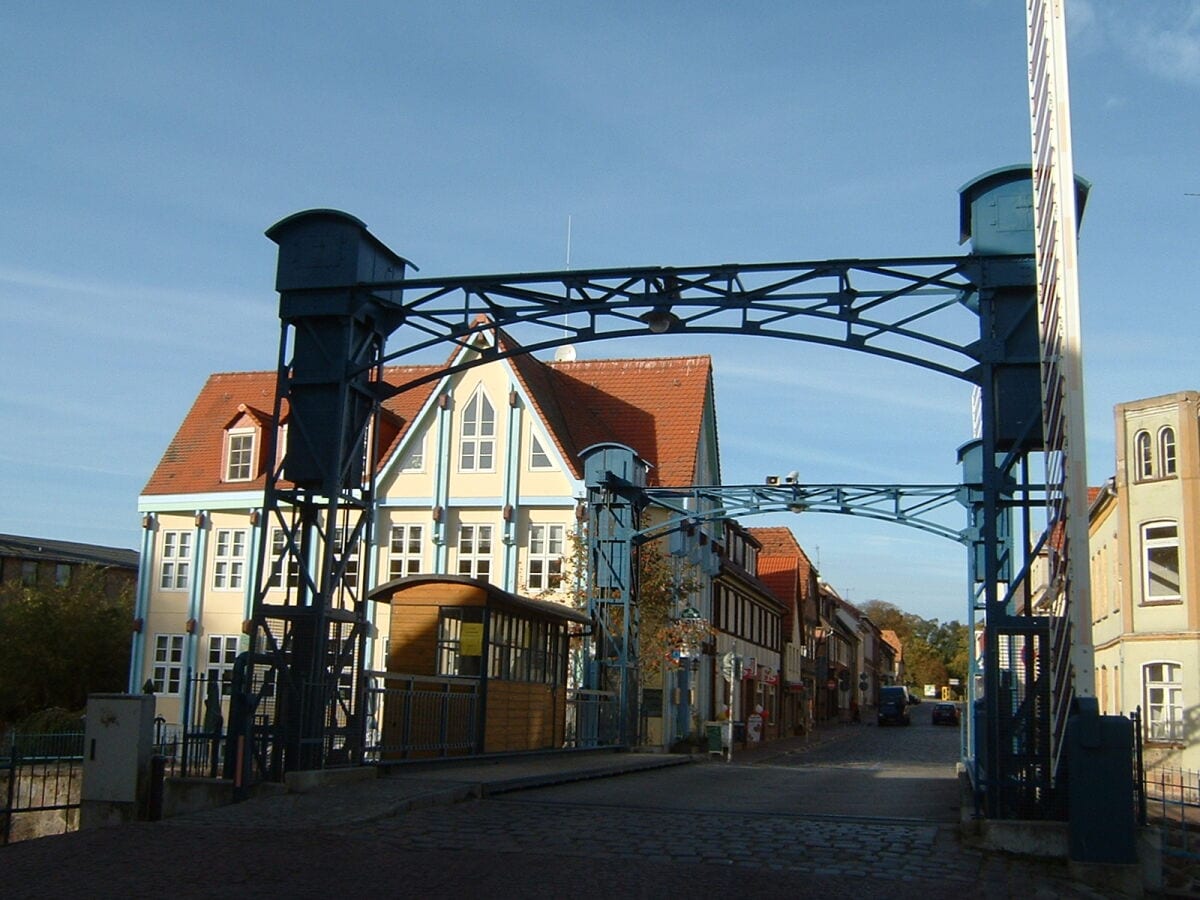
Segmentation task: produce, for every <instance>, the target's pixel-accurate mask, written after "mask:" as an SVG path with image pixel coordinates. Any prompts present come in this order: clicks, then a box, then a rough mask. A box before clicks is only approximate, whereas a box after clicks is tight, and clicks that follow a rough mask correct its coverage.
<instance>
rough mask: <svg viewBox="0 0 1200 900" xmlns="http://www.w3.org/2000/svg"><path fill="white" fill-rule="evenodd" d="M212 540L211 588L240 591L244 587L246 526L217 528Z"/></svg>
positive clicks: (246, 542) (247, 536)
mask: <svg viewBox="0 0 1200 900" xmlns="http://www.w3.org/2000/svg"><path fill="white" fill-rule="evenodd" d="M216 531H217V533H216V536H215V540H214V542H213V590H214V591H241V590H245V587H246V551H247V547H248V545H249V539H250V532H249V530H248V529H246V528H218V529H217V530H216Z"/></svg>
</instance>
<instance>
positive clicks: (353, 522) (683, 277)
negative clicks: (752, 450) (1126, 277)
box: [237, 173, 1069, 793]
mask: <svg viewBox="0 0 1200 900" xmlns="http://www.w3.org/2000/svg"><path fill="white" fill-rule="evenodd" d="M1025 178H1026V180H1028V174H1027V173H1026V175H1025ZM268 236H269V237H271V238H272V240H275V241H276V242H277V243H278V244H279V269H278V273H277V279H276V287H277V290H278V291H279V292H280V318H281V321H282V336H281V340H280V355H279V369H278V372H279V376H278V387H277V399H276V404H275V417H276V421H277V422H278V423H279V424H280V425H281V427H282V429H285V430H286V452H285V453H284V454H279V453H275V452H274V451H273V450H268V453H271V454H273V455H272V456H271V457H269V458H273V459H276V460H277V461H278V463H277V465H275V466H274V467H273V468H272V469H271V471H270V472H269V475H268V484H267V488H266V492H265V495H264V508H263V510H262V513H261V515H260V520H259V528H260V532H259V535H258V547H259V548H260V551H259V552H260V560H259V563H260V565H259V570H258V571H259V583H258V590H257V592H256V599H255V604H254V612H253V617H252V620H251V623H250V625H251V631H252V632H253V639H252V640H253V649H254V650H255V653H254V654H253V655H252V656H251V657H250V659H249V661H248V665H247V666H246V675H245V678H244V679H243V684H242V685H241V690H242V697H241V699H240V704H241V706H242V707H243V708H244V709H245V710H247V714H246V716H245V721H246V723H247V724H245V725H244V726H243V730H242V734H241V735H240V736H239V737H240V738H241V739H243V740H244V741H245V743H246V747H247V748H248V749H247V750H246V751H244V752H241V753H239V754H238V756H237V758H238V759H239V760H241V763H242V765H241V768H240V769H239V772H240V777H242V778H243V779H252V778H255V777H263V775H266V776H268V777H279V776H280V775H281V774H282V772H283V771H285V770H289V769H293V768H301V767H311V766H321V765H328V764H330V762H331V761H336V760H345V761H347V762H354V761H356V760H357V759H358V758H359V756H358V754H359V752H360V749H361V747H362V744H363V741H362V734H363V729H364V719H365V716H364V714H363V713H364V710H363V708H362V703H363V701H362V698H363V696H364V695H365V690H364V685H363V684H362V683H361V682H362V678H363V676H362V670H363V666H362V662H363V654H364V647H365V640H366V634H367V631H368V626H369V623H368V620H367V616H366V610H365V602H364V596H363V591H362V589H361V586H360V585H359V584H358V582H357V573H356V571H354V567H353V566H352V565H351V564H350V560H349V556H348V551H346V549H345V548H346V547H347V546H350V545H351V540H350V539H351V538H353V537H354V536H356V535H361V536H362V537H363V538H364V539H365V540H366V542H367V543H368V545H369V544H370V543H371V541H372V540H373V536H372V534H371V529H372V513H373V510H374V484H373V477H374V476H373V472H374V466H373V461H374V460H375V459H376V451H375V448H374V447H373V446H372V442H373V440H374V434H375V429H374V428H373V427H372V425H373V423H374V422H375V420H376V417H377V415H378V411H379V404H380V402H381V401H382V400H383V399H384V398H386V397H387V396H390V395H392V394H394V393H398V392H400V391H403V390H405V389H407V388H411V387H415V386H416V385H418V384H421V383H424V382H426V381H431V380H434V379H441V378H444V377H446V376H448V375H451V374H453V373H455V372H460V371H464V370H466V369H468V368H471V367H473V366H477V365H484V364H487V363H489V362H492V361H494V360H497V359H501V358H504V357H506V356H512V355H516V354H519V353H531V352H536V351H540V350H548V349H551V348H554V347H557V346H561V345H564V344H580V343H587V342H591V341H597V340H607V339H610V338H618V337H630V336H635V335H637V336H647V335H650V334H662V333H672V334H689V335H700V334H729V335H740V336H754V337H767V338H772V339H785V340H792V341H796V342H808V343H813V344H820V345H825V346H831V347H841V348H844V349H848V350H856V351H859V352H864V353H869V354H873V355H877V356H881V357H884V358H889V359H893V360H896V361H899V362H905V363H909V364H912V365H916V366H919V367H922V368H926V369H930V370H932V371H936V372H940V373H942V374H945V375H948V376H950V377H954V378H958V379H960V380H963V381H965V382H968V383H972V384H975V385H977V386H978V387H979V389H980V393H981V398H982V401H981V406H982V410H983V412H982V416H981V418H982V439H981V446H982V454H981V457H980V458H981V462H979V464H978V467H979V469H980V472H981V474H980V476H979V477H978V478H977V479H975V480H974V481H971V482H970V483H971V484H973V485H974V486H975V488H977V490H975V491H974V493H973V495H972V498H971V500H970V506H971V507H972V509H973V510H975V512H974V515H975V519H973V520H972V521H973V522H974V523H975V525H974V526H973V527H975V528H977V534H978V539H977V540H976V541H975V543H976V544H977V545H978V546H979V547H980V548H981V550H980V553H979V556H980V559H979V565H978V566H975V568H974V572H975V576H974V577H975V580H976V581H978V582H979V583H980V584H982V588H981V591H980V596H981V597H982V598H983V603H982V605H983V608H984V610H985V615H986V617H987V623H988V629H987V632H988V634H989V641H990V640H992V638H991V637H990V636H991V635H992V634H993V633H994V634H996V635H1000V634H1001V633H1002V632H1003V629H1004V628H1005V627H1007V623H1009V622H1010V620H1011V622H1012V623H1013V624H1012V629H1014V630H1016V631H1020V632H1024V631H1025V630H1027V629H1028V627H1029V625H1030V622H1028V621H1026V619H1028V618H1029V616H1030V615H1031V612H1032V610H1031V608H1030V607H1029V606H1028V605H1027V606H1026V607H1024V608H1020V609H1018V608H1017V605H1016V603H1015V602H1014V601H1013V593H1014V592H1013V591H1012V590H1011V589H1008V588H1007V587H1006V585H1007V580H1006V579H1008V578H1015V577H1017V576H1016V572H1017V570H1018V569H1019V570H1020V571H1021V572H1026V573H1027V572H1028V571H1029V568H1030V561H1031V559H1032V557H1033V555H1034V551H1033V547H1034V544H1035V543H1036V542H1037V538H1036V535H1037V533H1039V529H1040V530H1041V531H1044V530H1046V523H1038V522H1035V521H1034V520H1033V519H1032V518H1031V517H1030V516H1029V515H1028V513H1026V514H1025V515H1024V516H1023V520H1024V523H1025V526H1024V528H1023V529H1019V530H1020V531H1021V537H1022V539H1023V540H1022V546H1019V547H1018V546H1016V545H1013V546H1012V547H1011V548H1010V547H1009V546H1008V545H1007V544H1008V543H1011V541H1012V531H1013V529H1012V528H1011V527H1010V526H1009V525H1008V524H1007V522H1008V521H1009V519H1010V517H1011V516H1012V515H1013V510H1014V508H1015V507H1016V506H1017V505H1019V504H1014V500H1013V498H1014V497H1016V496H1025V497H1027V496H1029V491H1028V490H1027V486H1028V485H1029V484H1030V480H1029V478H1028V459H1029V456H1030V455H1031V454H1037V453H1039V452H1040V451H1041V450H1042V447H1043V442H1042V427H1041V423H1042V409H1041V397H1040V385H1039V356H1038V346H1037V317H1036V302H1035V297H1034V296H1033V291H1034V288H1033V284H1034V264H1033V259H1032V255H1031V254H1028V253H1025V252H1015V251H1013V250H1012V249H1005V250H1004V251H1003V252H1001V253H997V254H994V255H989V254H985V253H972V254H969V255H966V256H963V257H930V258H906V259H888V260H883V259H877V260H826V261H822V262H809V263H801V262H797V263H766V264H750V265H743V264H732V263H730V264H722V265H718V266H705V267H683V268H672V267H640V268H631V269H599V270H591V271H579V270H576V271H565V272H547V273H527V274H514V275H478V276H467V277H451V278H439V279H429V278H422V279H417V278H407V277H406V276H405V273H406V269H407V267H408V265H409V263H408V262H407V261H406V260H404V259H403V258H402V257H400V256H398V255H397V254H395V253H394V252H392V251H391V250H389V249H388V248H387V247H386V246H384V245H383V244H382V243H381V242H380V241H378V239H376V238H375V237H374V236H373V235H371V234H370V233H369V232H368V231H367V230H366V227H365V226H364V225H363V224H362V223H361V222H359V221H358V220H357V219H354V218H353V217H351V216H348V215H346V214H345V213H340V212H336V211H330V210H315V211H309V212H305V213H299V214H297V215H295V216H292V217H289V218H288V219H285V220H283V221H281V222H280V223H278V224H277V225H275V226H274V227H273V228H272V229H270V230H269V231H268ZM497 327H499V328H503V329H504V330H505V331H506V332H508V333H510V334H511V335H512V336H513V337H514V339H515V340H516V341H517V342H519V344H520V346H519V347H497V346H496V344H495V343H491V344H488V343H486V342H479V343H477V342H476V341H475V338H476V336H477V335H481V334H483V333H484V332H486V331H489V330H491V329H494V328H497ZM385 342H387V343H388V344H389V349H388V350H387V351H386V352H385V349H384V344H385ZM454 345H457V346H459V347H462V348H467V347H471V348H473V349H476V350H478V351H479V352H478V353H475V354H468V353H464V354H461V355H460V356H459V357H458V359H460V360H461V362H454V363H451V364H449V365H447V366H445V367H444V368H443V369H441V370H440V371H437V372H435V373H433V374H429V375H424V376H422V377H420V378H418V379H415V380H413V381H411V382H408V383H405V384H401V385H399V386H396V387H392V386H389V385H385V383H384V381H383V379H382V376H381V372H382V366H383V365H384V363H385V362H393V361H397V360H400V359H402V358H404V359H407V360H408V361H416V360H415V357H417V356H420V355H421V354H422V353H423V352H425V351H430V350H433V349H435V348H441V354H442V355H441V359H445V349H446V347H447V346H454ZM968 481H969V480H968ZM592 484H593V482H592V481H590V480H589V491H590V490H591V485H592ZM757 489H758V490H762V486H757ZM785 491H786V489H785ZM792 494H793V498H792V499H795V494H796V489H794V488H793V489H792ZM765 496H767V495H763V494H759V495H758V498H759V499H758V500H756V499H755V497H754V495H753V494H751V493H750V492H747V493H746V495H745V497H744V498H743V499H742V501H740V502H744V503H745V504H746V505H747V508H750V507H751V506H753V504H754V503H756V502H758V503H759V504H760V506H761V503H762V502H763V498H764V497H765ZM806 499H807V500H810V501H812V502H814V503H819V504H827V507H826V508H827V509H828V510H831V511H834V510H836V511H844V509H843V507H845V506H846V503H845V501H846V499H847V495H846V494H845V493H843V494H842V495H841V497H840V498H839V497H838V495H837V493H836V491H833V492H831V493H829V494H828V495H823V496H817V495H816V494H813V495H812V496H811V497H807V498H806ZM786 500H787V498H786V497H785V496H782V495H781V496H780V498H779V502H781V503H782V505H783V507H784V508H786V506H787V502H786ZM854 500H855V503H854V504H851V505H858V506H859V508H860V509H861V512H860V513H858V514H860V515H869V514H870V512H869V510H870V509H871V508H872V507H871V505H870V504H869V503H868V502H867V498H866V496H865V495H864V496H862V497H855V498H854ZM860 500H861V501H862V502H861V503H859V502H858V501H860ZM896 501H897V497H896V496H895V495H891V496H889V495H888V494H887V491H886V490H879V491H877V493H876V496H875V497H874V498H873V501H872V502H876V504H877V505H875V507H874V509H875V511H876V513H877V517H889V518H892V519H893V520H897V519H902V518H910V517H911V516H910V515H909V513H907V512H906V511H905V509H904V508H898V507H897V506H896ZM705 502H708V501H705ZM930 502H932V501H930ZM879 504H882V505H879ZM889 504H890V506H889ZM1029 505H1030V504H1026V506H1029ZM885 508H886V509H887V512H886V516H884V514H883V513H881V512H880V511H881V510H883V509H885ZM636 512H637V510H636V509H635V510H634V513H635V514H636ZM916 518H917V519H918V520H923V514H921V515H917V517H916ZM909 524H913V523H911V522H910V523H909ZM628 527H629V526H628V523H626V524H625V525H622V528H628ZM272 528H274V529H276V530H277V531H278V533H281V534H282V535H283V539H282V540H281V541H280V540H279V538H277V537H276V538H275V540H276V542H277V543H275V544H274V545H272V544H271V542H270V538H271V537H272V535H271V534H270V530H271V529H272ZM947 536H948V535H947ZM1006 542H1007V543H1006ZM613 546H615V542H613ZM268 556H269V557H270V558H269V560H268ZM366 556H367V557H368V558H370V556H371V554H370V552H369V551H368V552H367V554H366ZM1014 556H1015V558H1016V560H1017V565H1013V558H1014ZM597 562H598V560H596V559H594V560H593V563H594V564H595V563H597ZM1001 576H1005V579H1002V577H1001ZM1002 581H1003V582H1004V583H1003V584H1002ZM281 585H287V586H289V590H287V591H286V592H285V598H286V599H285V600H284V602H283V603H280V602H279V600H278V594H279V590H280V587H281ZM612 599H613V598H607V600H612ZM620 599H621V603H622V604H627V603H628V602H629V601H628V597H627V596H626V597H624V598H620ZM605 602H607V601H606V598H605V597H603V596H601V595H600V594H599V593H598V594H597V595H596V596H594V597H593V609H594V610H596V609H599V608H601V607H603V606H604V604H605ZM632 620H633V617H632V616H625V622H626V623H629V625H630V627H632V626H633V624H634V623H633V621H632ZM631 649H635V645H634V644H633V643H629V642H627V643H626V645H625V648H624V651H623V652H626V653H628V652H629V651H630V650H631ZM986 659H987V662H988V664H987V665H986V666H985V675H986V676H987V678H988V679H990V680H989V681H988V689H987V692H986V699H987V702H988V704H991V705H997V706H998V707H1000V708H1003V709H1007V708H1008V707H1010V706H1012V705H1013V704H1012V703H1011V702H1010V699H1008V698H1011V697H1015V694H1014V693H1013V692H1012V691H1011V690H1009V686H1008V685H1006V683H1005V682H1004V681H1003V680H997V679H998V678H999V674H998V672H997V671H995V670H997V669H998V666H996V665H993V664H992V662H993V661H994V660H997V659H999V652H998V649H997V648H996V647H995V646H992V644H989V646H988V648H987V653H986ZM1055 670H1056V671H1057V670H1058V667H1057V666H1056V667H1055ZM1009 680H1010V681H1011V679H1009ZM1043 680H1044V679H1043ZM1063 681H1064V683H1067V684H1069V678H1065V679H1063ZM1004 691H1008V694H1006V695H1005V697H1003V698H1002V697H1001V694H1002V693H1003V692H1004ZM989 708H990V707H989ZM1001 719H1003V720H1004V723H1005V724H1004V725H1003V726H997V724H996V723H997V722H999V721H1000V720H1001ZM988 721H989V727H990V728H992V731H991V732H989V738H988V744H989V746H998V747H1005V746H1007V745H1009V744H1012V745H1014V746H1016V745H1018V744H1019V745H1021V746H1022V747H1028V746H1032V745H1033V744H1034V743H1035V742H1033V741H1029V740H1023V739H1021V740H1016V739H1014V735H1013V734H1010V733H1009V732H1008V731H1003V732H1000V733H998V732H995V728H996V727H1002V728H1005V729H1008V728H1010V726H1011V723H1012V722H1013V721H1017V719H1014V718H1013V717H1011V716H1008V714H1007V713H1005V714H1004V716H1001V715H993V716H990V717H989V720H988ZM1012 727H1017V728H1020V727H1022V726H1021V725H1020V724H1019V722H1018V724H1017V725H1016V726H1012ZM1016 737H1020V736H1019V735H1017V736H1016ZM249 748H253V752H250V751H249ZM1022 752H1024V751H1022ZM1039 752H1040V751H1039ZM1053 752H1054V751H1053V750H1051V751H1050V758H1049V759H1048V758H1046V757H1045V755H1044V754H1043V756H1042V757H1039V758H1038V759H1037V760H1036V761H1035V763H1034V764H1033V766H1032V768H1031V767H1030V766H1028V765H1026V764H1025V763H1023V762H1016V763H1013V762H1012V760H1009V759H1007V758H1001V759H999V761H997V760H998V758H999V757H1004V754H1003V753H990V754H989V755H988V759H987V761H986V762H987V766H988V767H989V768H988V771H987V775H986V777H985V779H984V781H985V784H986V785H987V786H988V790H989V791H990V790H1002V789H1006V788H1003V786H1004V785H1006V784H1007V783H1008V782H1014V781H1015V782H1017V783H1020V784H1024V783H1025V782H1026V781H1027V780H1028V777H1029V772H1030V771H1033V770H1036V771H1037V772H1038V773H1039V774H1038V776H1037V777H1038V778H1043V777H1049V778H1052V773H1051V774H1050V775H1048V776H1047V775H1046V773H1049V771H1050V769H1051V768H1052V762H1051V760H1052V759H1053V758H1054V756H1053ZM1014 758H1015V756H1014ZM264 761H265V762H264ZM1010 763H1011V765H1010ZM255 767H259V768H261V769H262V771H261V772H258V773H256V772H255V771H253V770H254V769H255ZM1006 767H1007V768H1006ZM1049 784H1050V782H1049V781H1039V783H1038V786H1037V787H1036V788H1035V789H1034V791H1035V793H1036V792H1038V791H1043V790H1044V789H1045V787H1046V786H1048V785H1049Z"/></svg>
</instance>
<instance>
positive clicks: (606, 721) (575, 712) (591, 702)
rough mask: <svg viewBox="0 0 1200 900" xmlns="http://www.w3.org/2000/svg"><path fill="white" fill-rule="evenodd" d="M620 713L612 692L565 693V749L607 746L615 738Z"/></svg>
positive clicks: (582, 691)
mask: <svg viewBox="0 0 1200 900" xmlns="http://www.w3.org/2000/svg"><path fill="white" fill-rule="evenodd" d="M620 713H621V707H620V704H619V703H618V702H617V695H616V694H615V693H614V692H612V691H589V690H583V689H582V688H572V689H570V690H568V691H567V727H566V741H565V746H567V747H611V746H614V745H615V744H616V743H617V741H618V739H619V737H620V734H619V732H620V729H619V727H618V726H619V717H620Z"/></svg>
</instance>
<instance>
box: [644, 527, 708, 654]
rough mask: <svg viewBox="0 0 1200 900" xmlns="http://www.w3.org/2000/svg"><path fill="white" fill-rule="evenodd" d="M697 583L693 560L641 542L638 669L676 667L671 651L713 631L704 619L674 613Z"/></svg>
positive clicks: (692, 642) (697, 643) (680, 609)
mask: <svg viewBox="0 0 1200 900" xmlns="http://www.w3.org/2000/svg"><path fill="white" fill-rule="evenodd" d="M699 587H700V582H699V579H698V578H697V577H696V567H695V565H694V564H692V563H690V562H687V561H686V560H682V559H673V558H672V557H670V556H668V555H666V554H664V553H663V552H662V547H661V546H660V545H659V544H658V543H649V544H643V545H642V546H641V547H639V548H638V553H637V593H636V594H635V595H634V598H635V600H636V601H637V608H638V622H639V625H640V628H639V645H640V646H639V653H640V660H639V661H640V664H641V667H642V671H644V672H646V673H647V674H649V675H656V674H658V673H659V672H662V671H664V670H669V669H676V668H678V667H679V665H680V660H679V659H678V658H676V656H675V651H677V650H681V649H684V648H685V647H689V646H690V647H692V648H695V647H697V646H698V645H699V644H700V643H702V642H703V641H706V640H708V639H709V638H710V637H712V635H713V634H714V633H715V632H714V630H713V628H712V626H711V625H710V624H709V623H708V622H707V621H704V620H693V621H687V620H681V619H680V618H679V617H678V616H679V613H680V612H681V611H682V609H683V607H684V606H686V605H687V602H688V598H689V597H691V596H692V595H693V594H695V593H696V591H697V590H698V589H699Z"/></svg>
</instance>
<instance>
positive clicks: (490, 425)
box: [458, 388, 496, 472]
mask: <svg viewBox="0 0 1200 900" xmlns="http://www.w3.org/2000/svg"><path fill="white" fill-rule="evenodd" d="M495 453H496V409H495V407H493V406H492V402H491V401H490V400H488V398H487V394H485V393H484V392H483V388H478V389H477V390H476V391H475V393H474V394H472V395H471V399H470V400H468V401H467V408H466V409H465V410H464V411H463V420H462V444H461V445H460V447H459V454H458V468H459V470H460V471H463V472H489V471H491V470H492V467H493V465H494V462H493V460H494V458H495Z"/></svg>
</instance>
